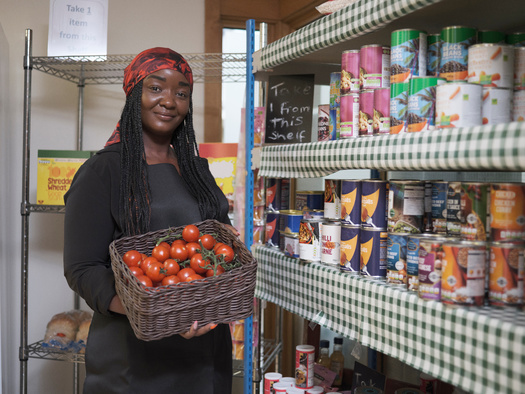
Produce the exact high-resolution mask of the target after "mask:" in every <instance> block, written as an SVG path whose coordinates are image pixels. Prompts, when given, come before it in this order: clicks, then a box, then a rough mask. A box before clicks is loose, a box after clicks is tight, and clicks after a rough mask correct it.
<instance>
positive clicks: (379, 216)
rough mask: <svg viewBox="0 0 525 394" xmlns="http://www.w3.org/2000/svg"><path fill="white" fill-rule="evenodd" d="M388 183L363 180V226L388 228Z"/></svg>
mask: <svg viewBox="0 0 525 394" xmlns="http://www.w3.org/2000/svg"><path fill="white" fill-rule="evenodd" d="M386 199H387V181H382V180H374V179H371V180H370V179H369V180H363V181H362V183H361V226H363V227H373V228H386V227H387V221H386Z"/></svg>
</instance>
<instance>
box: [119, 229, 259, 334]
mask: <svg viewBox="0 0 525 394" xmlns="http://www.w3.org/2000/svg"><path fill="white" fill-rule="evenodd" d="M195 225H196V226H197V227H198V228H199V230H200V232H201V234H203V233H208V234H216V238H217V240H218V241H220V242H224V243H227V244H229V245H232V247H233V249H234V251H235V254H236V255H237V258H238V259H239V261H240V262H241V263H242V266H240V267H237V268H234V269H232V270H231V271H228V272H226V273H224V274H221V275H218V276H213V277H209V278H206V279H201V280H195V281H192V282H187V283H177V284H175V285H170V286H161V287H150V288H145V287H143V286H142V285H141V284H139V282H138V280H137V279H136V278H135V277H134V276H133V274H132V273H131V271H130V270H129V269H128V267H127V266H126V264H124V262H123V261H122V257H121V256H122V255H123V254H124V253H125V252H126V251H128V250H130V249H136V250H138V251H139V252H141V253H146V254H148V255H150V254H151V251H152V250H153V247H154V246H155V244H156V242H157V240H158V239H159V238H162V237H166V236H169V238H168V239H167V240H166V241H167V242H170V243H171V242H172V241H173V240H174V239H175V238H177V236H179V237H180V234H181V233H182V230H183V228H184V226H182V227H177V228H172V229H166V230H159V231H153V232H150V233H146V234H142V235H138V236H132V237H126V238H121V239H118V240H115V241H113V242H112V243H111V245H110V247H109V251H110V256H111V266H112V269H113V272H114V273H115V287H116V290H117V294H118V296H119V297H120V299H121V301H122V304H123V305H124V309H125V310H126V314H127V316H128V319H129V321H130V323H131V327H132V328H133V331H134V333H135V335H136V336H137V338H139V339H142V340H144V341H153V340H157V339H161V338H164V337H168V336H171V335H173V334H178V333H182V332H186V331H188V330H189V329H190V327H191V325H192V324H193V322H195V321H198V324H199V327H200V326H203V325H206V324H208V323H229V322H233V321H236V320H241V319H244V318H246V317H248V316H250V315H251V314H252V313H253V298H254V290H255V276H256V271H257V262H256V261H255V259H254V257H253V256H252V254H251V253H250V251H249V250H248V249H247V248H246V246H245V245H244V244H243V243H242V242H241V241H240V240H239V239H238V237H237V236H235V235H234V234H233V233H232V232H231V231H230V230H228V229H227V228H226V226H224V225H223V224H221V223H220V222H218V221H216V220H206V221H203V222H199V223H195Z"/></svg>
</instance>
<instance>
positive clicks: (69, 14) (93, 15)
mask: <svg viewBox="0 0 525 394" xmlns="http://www.w3.org/2000/svg"><path fill="white" fill-rule="evenodd" d="M107 42H108V0H51V2H50V7H49V36H48V42H47V55H48V56H79V55H80V56H85V55H106V54H107Z"/></svg>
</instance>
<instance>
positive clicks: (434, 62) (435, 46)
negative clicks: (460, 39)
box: [427, 34, 441, 77]
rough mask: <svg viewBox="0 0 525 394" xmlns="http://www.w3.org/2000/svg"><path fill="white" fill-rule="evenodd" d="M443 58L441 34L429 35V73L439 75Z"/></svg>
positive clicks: (434, 75)
mask: <svg viewBox="0 0 525 394" xmlns="http://www.w3.org/2000/svg"><path fill="white" fill-rule="evenodd" d="M439 59H441V35H440V34H429V35H428V37H427V75H428V76H431V77H437V76H438V74H439Z"/></svg>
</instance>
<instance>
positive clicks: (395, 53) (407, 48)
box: [390, 29, 427, 83]
mask: <svg viewBox="0 0 525 394" xmlns="http://www.w3.org/2000/svg"><path fill="white" fill-rule="evenodd" d="M391 44H392V45H391V53H390V83H395V82H405V81H408V80H409V79H410V78H411V77H415V76H416V77H417V76H425V75H426V74H427V33H426V32H424V31H421V30H415V29H401V30H394V31H393V32H392V34H391Z"/></svg>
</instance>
